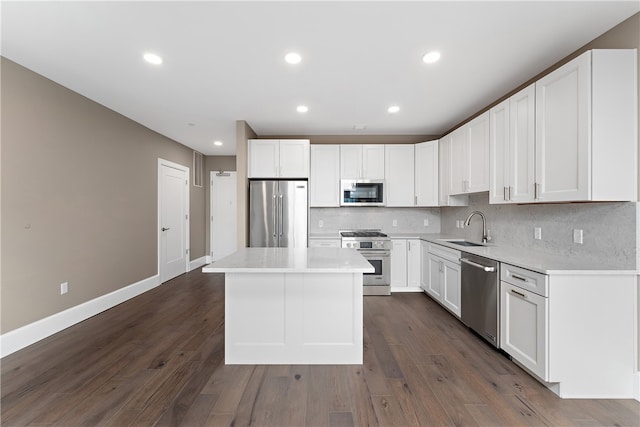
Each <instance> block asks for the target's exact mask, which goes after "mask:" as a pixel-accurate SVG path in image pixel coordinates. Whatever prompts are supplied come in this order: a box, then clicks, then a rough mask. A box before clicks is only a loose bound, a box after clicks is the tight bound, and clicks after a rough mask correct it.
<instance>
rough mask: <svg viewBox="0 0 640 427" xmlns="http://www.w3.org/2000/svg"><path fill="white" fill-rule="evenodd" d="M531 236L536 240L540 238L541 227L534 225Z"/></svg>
mask: <svg viewBox="0 0 640 427" xmlns="http://www.w3.org/2000/svg"><path fill="white" fill-rule="evenodd" d="M533 238H534V239H536V240H542V228H540V227H534V229H533Z"/></svg>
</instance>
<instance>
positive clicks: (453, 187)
mask: <svg viewBox="0 0 640 427" xmlns="http://www.w3.org/2000/svg"><path fill="white" fill-rule="evenodd" d="M448 145H449V159H448V165H449V174H448V178H449V187H448V193H449V194H450V195H455V194H466V193H477V192H481V191H488V190H489V112H486V113H483V114H481V115H480V116H478V117H476V118H475V119H473V120H471V121H470V122H469V123H467V124H465V125H463V126H461V127H459V128H458V129H456V130H455V131H453V132H451V134H450V140H449V142H448Z"/></svg>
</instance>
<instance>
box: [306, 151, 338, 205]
mask: <svg viewBox="0 0 640 427" xmlns="http://www.w3.org/2000/svg"><path fill="white" fill-rule="evenodd" d="M339 206H340V146H339V145H331V144H326V145H325V144H313V145H311V171H310V176H309V207H312V208H313V207H339Z"/></svg>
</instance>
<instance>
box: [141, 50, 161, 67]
mask: <svg viewBox="0 0 640 427" xmlns="http://www.w3.org/2000/svg"><path fill="white" fill-rule="evenodd" d="M144 60H145V61H147V62H148V63H149V64H153V65H160V64H162V58H160V57H159V56H158V55H156V54H155V53H149V52H147V53H145V54H144Z"/></svg>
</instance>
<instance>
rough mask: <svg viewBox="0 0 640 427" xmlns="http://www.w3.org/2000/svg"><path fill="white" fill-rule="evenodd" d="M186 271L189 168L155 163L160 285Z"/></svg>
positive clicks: (187, 262) (166, 163) (161, 160)
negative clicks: (156, 169) (156, 173)
mask: <svg viewBox="0 0 640 427" xmlns="http://www.w3.org/2000/svg"><path fill="white" fill-rule="evenodd" d="M188 269H189V168H188V167H186V166H182V165H179V164H177V163H173V162H170V161H168V160H163V159H158V270H159V271H158V273H159V275H160V283H164V282H166V281H167V280H171V279H173V278H174V277H176V276H179V275H180V274H183V273H186V272H187V271H188Z"/></svg>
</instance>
